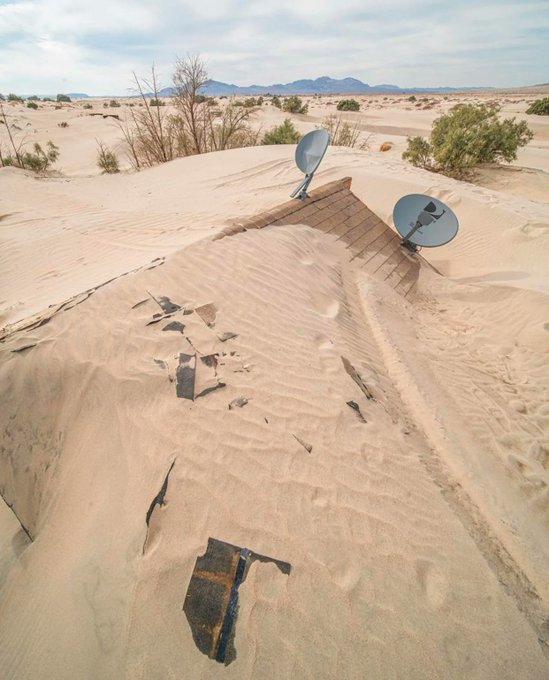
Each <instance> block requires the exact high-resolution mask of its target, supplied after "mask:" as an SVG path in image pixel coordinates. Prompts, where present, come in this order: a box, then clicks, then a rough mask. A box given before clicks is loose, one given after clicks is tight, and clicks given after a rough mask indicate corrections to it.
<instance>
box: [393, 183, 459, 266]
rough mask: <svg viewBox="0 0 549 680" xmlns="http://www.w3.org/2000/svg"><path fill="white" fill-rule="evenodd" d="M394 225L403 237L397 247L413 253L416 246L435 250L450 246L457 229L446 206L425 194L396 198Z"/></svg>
mask: <svg viewBox="0 0 549 680" xmlns="http://www.w3.org/2000/svg"><path fill="white" fill-rule="evenodd" d="M393 222H394V223H395V227H396V230H397V231H398V233H399V234H400V235H401V236H402V241H401V242H400V245H402V246H404V247H405V248H408V250H411V251H412V252H414V253H415V252H416V250H417V246H422V247H425V248H435V247H436V246H443V245H444V244H446V243H449V242H450V241H451V240H452V239H453V238H454V237H455V235H456V234H457V233H458V228H459V223H458V219H457V217H456V216H455V215H454V213H453V212H452V210H450V208H449V207H448V206H447V205H445V204H444V203H443V202H442V201H439V200H438V199H437V198H433V197H432V196H425V195H424V194H408V195H407V196H403V197H402V198H399V200H398V201H397V202H396V205H395V207H394V209H393Z"/></svg>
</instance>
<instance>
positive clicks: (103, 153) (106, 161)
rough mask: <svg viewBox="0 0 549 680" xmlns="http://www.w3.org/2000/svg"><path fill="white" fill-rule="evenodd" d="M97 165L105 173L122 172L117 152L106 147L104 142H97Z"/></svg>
mask: <svg viewBox="0 0 549 680" xmlns="http://www.w3.org/2000/svg"><path fill="white" fill-rule="evenodd" d="M97 165H98V167H99V168H101V170H102V171H103V174H108V175H112V174H115V173H117V172H120V166H119V164H118V158H117V157H116V155H115V153H114V152H113V151H111V150H110V149H109V148H108V147H106V146H105V145H104V144H103V142H101V141H98V142H97Z"/></svg>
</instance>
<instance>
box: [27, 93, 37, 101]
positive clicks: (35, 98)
mask: <svg viewBox="0 0 549 680" xmlns="http://www.w3.org/2000/svg"><path fill="white" fill-rule="evenodd" d="M27 101H28V102H39V101H40V97H37V96H36V95H35V94H31V96H30V97H27Z"/></svg>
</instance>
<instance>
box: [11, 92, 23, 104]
mask: <svg viewBox="0 0 549 680" xmlns="http://www.w3.org/2000/svg"><path fill="white" fill-rule="evenodd" d="M8 101H9V102H22V101H23V99H22V98H21V97H20V96H19V95H18V94H14V93H13V92H10V93H9V94H8Z"/></svg>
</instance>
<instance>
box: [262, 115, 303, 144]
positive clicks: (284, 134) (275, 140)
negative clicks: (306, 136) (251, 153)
mask: <svg viewBox="0 0 549 680" xmlns="http://www.w3.org/2000/svg"><path fill="white" fill-rule="evenodd" d="M300 139H301V135H300V134H299V132H298V131H297V130H296V129H295V127H294V124H293V123H292V121H291V120H290V119H289V118H286V119H285V120H284V122H283V123H282V124H281V125H276V126H275V127H273V128H271V129H270V130H269V131H268V132H266V133H265V135H264V136H263V139H262V140H261V143H262V144H297V143H298V142H299V140H300Z"/></svg>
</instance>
